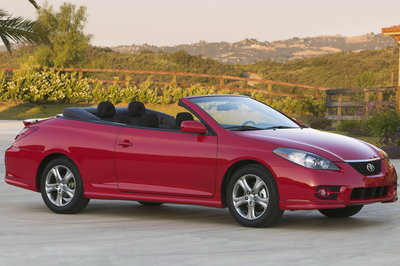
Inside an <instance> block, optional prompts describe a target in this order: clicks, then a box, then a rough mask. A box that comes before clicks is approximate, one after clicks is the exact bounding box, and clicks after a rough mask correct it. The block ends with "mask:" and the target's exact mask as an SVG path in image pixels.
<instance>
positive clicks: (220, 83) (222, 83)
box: [219, 78, 225, 87]
mask: <svg viewBox="0 0 400 266" xmlns="http://www.w3.org/2000/svg"><path fill="white" fill-rule="evenodd" d="M219 86H220V87H225V80H224V79H223V78H220V79H219Z"/></svg>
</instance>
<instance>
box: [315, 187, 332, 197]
mask: <svg viewBox="0 0 400 266" xmlns="http://www.w3.org/2000/svg"><path fill="white" fill-rule="evenodd" d="M317 193H318V194H319V195H320V196H321V197H324V198H325V197H328V196H329V190H328V189H326V188H321V189H320V190H318V191H317Z"/></svg>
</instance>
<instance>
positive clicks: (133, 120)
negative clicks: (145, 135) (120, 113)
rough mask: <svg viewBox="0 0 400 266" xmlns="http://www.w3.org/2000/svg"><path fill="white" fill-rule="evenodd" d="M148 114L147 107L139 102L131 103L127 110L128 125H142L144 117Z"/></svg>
mask: <svg viewBox="0 0 400 266" xmlns="http://www.w3.org/2000/svg"><path fill="white" fill-rule="evenodd" d="M145 113H146V107H144V104H143V103H142V102H139V101H134V102H131V103H129V105H128V109H127V116H128V124H130V125H136V126H138V125H140V124H141V121H142V116H143V115H144V114H145Z"/></svg>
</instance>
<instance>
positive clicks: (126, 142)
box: [117, 139, 133, 147]
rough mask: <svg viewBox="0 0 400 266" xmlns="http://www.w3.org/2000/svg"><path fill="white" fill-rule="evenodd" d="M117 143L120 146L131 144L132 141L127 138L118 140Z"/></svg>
mask: <svg viewBox="0 0 400 266" xmlns="http://www.w3.org/2000/svg"><path fill="white" fill-rule="evenodd" d="M117 144H118V145H120V146H122V147H128V146H133V143H132V142H130V141H129V140H127V139H125V140H124V141H120V142H118V143H117Z"/></svg>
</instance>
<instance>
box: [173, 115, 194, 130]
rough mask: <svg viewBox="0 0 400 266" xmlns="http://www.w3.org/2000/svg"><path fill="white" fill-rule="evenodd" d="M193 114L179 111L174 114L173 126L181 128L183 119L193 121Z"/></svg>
mask: <svg viewBox="0 0 400 266" xmlns="http://www.w3.org/2000/svg"><path fill="white" fill-rule="evenodd" d="M193 120H194V119H193V115H192V114H191V113H189V112H180V113H178V114H177V115H176V118H175V126H176V128H177V129H181V124H182V122H183V121H193Z"/></svg>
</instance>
